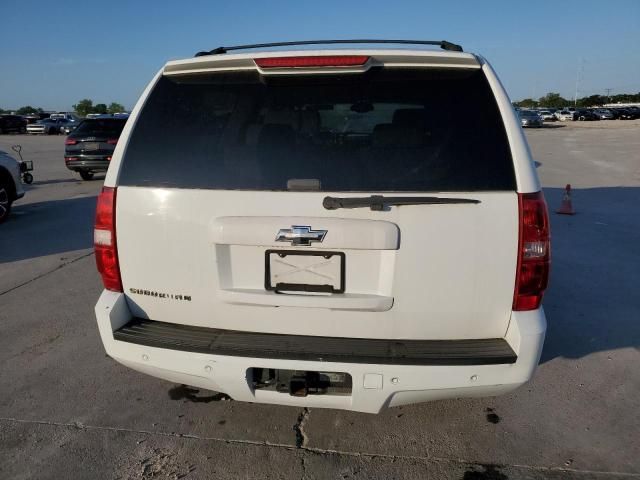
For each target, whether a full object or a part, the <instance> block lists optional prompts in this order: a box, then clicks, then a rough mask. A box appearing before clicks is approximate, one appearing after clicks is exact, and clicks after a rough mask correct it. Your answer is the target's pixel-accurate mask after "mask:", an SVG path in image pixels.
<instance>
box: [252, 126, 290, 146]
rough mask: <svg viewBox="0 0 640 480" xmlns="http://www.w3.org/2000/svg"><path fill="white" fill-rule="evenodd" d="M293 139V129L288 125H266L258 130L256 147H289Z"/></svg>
mask: <svg viewBox="0 0 640 480" xmlns="http://www.w3.org/2000/svg"><path fill="white" fill-rule="evenodd" d="M294 139H295V135H294V131H293V128H291V127H290V126H289V125H278V124H272V123H267V124H265V125H263V126H262V128H261V129H260V135H259V136H258V145H259V146H260V147H264V148H278V147H284V146H288V145H291V144H292V143H293V141H294Z"/></svg>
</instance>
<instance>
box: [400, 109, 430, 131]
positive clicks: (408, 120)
mask: <svg viewBox="0 0 640 480" xmlns="http://www.w3.org/2000/svg"><path fill="white" fill-rule="evenodd" d="M393 124H394V125H401V126H403V127H409V128H420V129H423V128H425V127H426V126H427V111H426V110H425V109H424V108H399V109H398V110H396V111H395V112H393Z"/></svg>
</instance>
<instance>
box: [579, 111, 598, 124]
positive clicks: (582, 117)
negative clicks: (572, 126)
mask: <svg viewBox="0 0 640 480" xmlns="http://www.w3.org/2000/svg"><path fill="white" fill-rule="evenodd" d="M573 119H574V120H577V121H580V122H586V121H592V120H600V117H599V116H598V115H596V114H595V113H594V112H593V111H591V110H587V109H586V108H580V109H578V110H576V111H575V112H573Z"/></svg>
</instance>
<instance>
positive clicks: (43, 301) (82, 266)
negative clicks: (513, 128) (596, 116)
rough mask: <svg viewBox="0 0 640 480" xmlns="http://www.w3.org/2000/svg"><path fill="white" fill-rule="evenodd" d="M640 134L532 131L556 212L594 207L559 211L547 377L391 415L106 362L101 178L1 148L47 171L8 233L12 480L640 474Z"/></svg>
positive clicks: (0, 296) (57, 141)
mask: <svg viewBox="0 0 640 480" xmlns="http://www.w3.org/2000/svg"><path fill="white" fill-rule="evenodd" d="M639 128H640V127H639V126H638V125H625V126H624V128H611V129H598V128H589V129H586V128H584V129H582V128H578V127H573V126H569V127H565V128H555V129H540V130H533V131H528V132H527V135H528V137H529V140H530V142H531V146H532V150H533V152H534V155H535V156H536V160H538V161H539V162H540V163H541V165H540V167H539V172H540V176H541V179H542V181H543V184H544V185H545V187H546V188H545V194H546V196H547V201H548V203H549V205H550V207H551V208H552V209H553V208H554V207H555V206H556V205H558V204H559V201H560V198H561V194H562V191H561V189H560V188H559V187H561V186H563V185H564V184H565V183H572V185H573V187H574V189H575V190H574V206H575V207H576V208H577V210H578V212H579V214H578V215H576V216H575V217H559V216H556V215H552V235H553V242H554V243H553V251H554V258H553V271H552V278H551V286H550V290H549V292H548V295H547V297H546V300H545V309H546V311H547V315H548V319H549V323H550V324H549V333H548V338H547V342H546V344H545V351H544V353H543V358H542V361H541V365H540V368H539V370H538V372H537V373H536V376H535V377H534V380H533V381H532V382H531V383H530V384H528V385H526V386H524V387H522V388H521V389H519V390H517V391H516V392H514V393H512V394H510V395H506V396H503V397H497V398H478V399H464V400H449V401H438V402H432V403H429V404H423V405H414V406H407V407H400V408H395V409H391V410H387V411H385V412H383V413H381V414H380V415H368V414H362V413H354V412H346V411H332V410H322V409H300V408H294V407H284V406H270V405H260V404H248V403H241V402H235V401H233V400H231V399H229V398H228V397H227V396H226V395H220V394H217V393H216V392H208V391H204V390H199V389H196V388H190V387H188V386H181V385H175V384H171V383H168V382H165V381H162V380H158V379H155V378H152V377H148V376H145V375H142V374H139V373H137V372H134V371H131V370H129V369H127V368H125V367H123V366H121V365H119V364H117V363H115V362H114V361H113V360H111V359H110V358H108V357H106V355H105V353H104V350H103V348H102V345H101V342H100V339H99V336H98V331H97V327H96V325H95V319H94V317H93V306H94V304H95V301H96V299H97V297H98V295H99V292H100V290H101V285H100V280H99V278H98V276H97V274H96V273H95V265H94V258H93V255H92V250H91V241H92V238H91V237H92V232H91V228H92V220H93V208H94V202H95V195H96V194H97V193H98V191H99V189H100V187H101V181H100V180H97V181H93V182H81V181H80V180H79V179H76V178H75V176H74V174H73V173H71V172H68V171H66V170H65V168H64V164H63V162H62V148H63V145H62V144H63V138H62V137H26V136H8V135H2V136H0V148H2V149H5V150H7V149H8V146H10V145H12V144H14V143H18V142H20V143H22V145H23V154H24V156H25V158H29V159H33V160H34V164H35V168H36V170H35V172H34V175H35V182H34V184H33V185H32V186H31V187H29V189H28V192H27V196H26V197H25V199H23V200H21V201H19V202H17V203H16V204H15V206H14V209H15V215H14V216H13V217H12V218H11V219H10V220H9V221H8V222H7V223H6V224H4V225H2V226H0V365H1V367H0V478H12V479H14V478H15V479H27V478H28V479H32V478H33V479H59V478H92V479H93V478H105V479H119V478H120V479H129V478H133V479H147V478H149V479H150V478H163V479H164V478H166V479H173V478H187V479H204V478H217V479H227V478H228V479H235V478H247V479H253V478H256V479H258V478H273V479H277V478H283V479H292V478H307V479H324V478H336V479H350V478H366V479H392V478H438V479H463V480H474V479H499V480H505V479H520V478H522V479H542V478H551V479H572V478H576V479H586V478H589V479H592V478H593V479H600V478H602V479H604V478H607V479H609V478H640V456H639V455H638V451H640V437H639V436H638V432H639V431H640V416H639V415H638V414H637V409H638V400H637V399H638V396H639V395H638V394H639V393H640V375H638V373H637V365H638V364H639V360H640V353H639V351H638V347H639V346H640V322H638V321H637V319H638V313H639V312H640V299H639V297H638V295H637V291H636V290H637V287H636V286H637V284H638V283H639V281H640V250H638V248H637V245H638V244H639V243H640V215H638V205H640V193H639V192H640V154H639V153H638V152H640V135H638V129H639ZM611 146H614V147H611ZM575 152H578V153H575ZM605 160H606V161H605Z"/></svg>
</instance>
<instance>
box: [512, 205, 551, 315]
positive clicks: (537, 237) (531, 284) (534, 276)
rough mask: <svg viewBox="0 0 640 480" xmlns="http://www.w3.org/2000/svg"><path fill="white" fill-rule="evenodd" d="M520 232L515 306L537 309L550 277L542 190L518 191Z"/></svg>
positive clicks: (522, 308)
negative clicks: (532, 191) (533, 191)
mask: <svg viewBox="0 0 640 480" xmlns="http://www.w3.org/2000/svg"><path fill="white" fill-rule="evenodd" d="M518 210H519V217H520V234H519V242H518V268H517V271H516V286H515V290H514V293H513V309H514V310H517V311H523V310H536V309H537V308H538V307H540V302H541V301H542V295H543V294H544V291H545V289H546V288H547V281H548V279H549V263H550V254H551V252H550V243H549V216H548V214H547V204H546V202H545V201H544V195H543V194H542V192H537V193H519V194H518Z"/></svg>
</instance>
